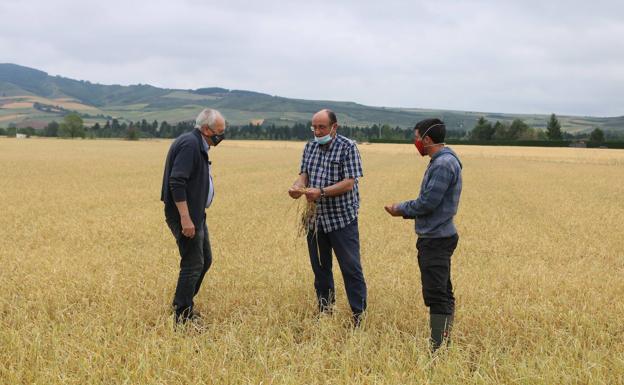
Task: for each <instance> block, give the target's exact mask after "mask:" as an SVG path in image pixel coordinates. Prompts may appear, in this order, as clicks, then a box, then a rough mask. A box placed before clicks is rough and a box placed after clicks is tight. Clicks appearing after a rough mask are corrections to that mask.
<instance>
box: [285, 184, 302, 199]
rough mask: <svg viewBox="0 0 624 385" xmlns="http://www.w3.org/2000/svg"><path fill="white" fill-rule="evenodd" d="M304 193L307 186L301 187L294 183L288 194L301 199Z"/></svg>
mask: <svg viewBox="0 0 624 385" xmlns="http://www.w3.org/2000/svg"><path fill="white" fill-rule="evenodd" d="M304 193H305V188H304V187H299V186H297V185H293V186H292V187H291V188H289V189H288V195H290V197H291V198H292V199H299V198H301V196H302V195H303V194H304Z"/></svg>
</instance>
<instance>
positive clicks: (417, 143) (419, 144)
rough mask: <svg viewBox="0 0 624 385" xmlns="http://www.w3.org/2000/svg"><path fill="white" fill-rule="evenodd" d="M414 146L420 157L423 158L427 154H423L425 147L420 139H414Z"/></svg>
mask: <svg viewBox="0 0 624 385" xmlns="http://www.w3.org/2000/svg"><path fill="white" fill-rule="evenodd" d="M414 146H416V149H417V150H418V152H419V153H420V156H425V155H427V153H426V152H425V145H424V144H423V141H422V139H414Z"/></svg>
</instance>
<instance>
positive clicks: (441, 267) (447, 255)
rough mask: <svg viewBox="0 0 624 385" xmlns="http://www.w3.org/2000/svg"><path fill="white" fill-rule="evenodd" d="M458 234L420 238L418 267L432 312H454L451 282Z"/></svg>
mask: <svg viewBox="0 0 624 385" xmlns="http://www.w3.org/2000/svg"><path fill="white" fill-rule="evenodd" d="M458 240H459V236H458V235H457V234H455V235H453V236H451V237H448V238H418V241H416V248H417V249H418V267H420V278H421V281H422V293H423V298H424V300H425V305H426V306H428V307H429V312H430V313H431V314H453V313H454V312H455V297H454V296H453V284H452V283H451V255H453V252H454V251H455V248H456V247H457V242H458Z"/></svg>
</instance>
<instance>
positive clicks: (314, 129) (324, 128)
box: [310, 124, 329, 132]
mask: <svg viewBox="0 0 624 385" xmlns="http://www.w3.org/2000/svg"><path fill="white" fill-rule="evenodd" d="M328 128H329V127H328V126H326V125H324V124H319V125H318V126H316V127H314V126H312V127H310V131H312V132H316V131H325V130H327V129H328Z"/></svg>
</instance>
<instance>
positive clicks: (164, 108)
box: [0, 63, 624, 133]
mask: <svg viewBox="0 0 624 385" xmlns="http://www.w3.org/2000/svg"><path fill="white" fill-rule="evenodd" d="M42 106H43V108H42ZM48 106H58V107H60V108H49V107H48ZM37 107H39V108H37ZM203 107H213V108H217V109H219V110H221V111H222V112H223V113H224V115H225V116H226V117H227V119H228V121H229V122H230V123H231V124H235V125H244V124H248V123H249V122H256V123H257V122H265V123H276V124H283V125H291V124H293V123H296V122H305V121H308V120H309V119H310V117H311V114H312V113H314V112H316V111H318V110H319V109H321V108H331V109H333V110H335V111H336V112H337V114H338V118H339V121H340V122H341V123H342V124H345V125H354V126H355V125H359V126H370V125H373V124H389V125H390V126H400V127H404V128H408V127H413V125H414V123H415V122H416V121H418V120H420V119H423V118H426V117H432V116H435V117H439V118H441V119H443V120H444V121H445V122H446V123H447V126H448V127H449V128H450V129H460V130H470V129H471V128H472V127H473V126H474V125H475V122H476V121H477V119H478V118H479V117H480V116H485V117H486V118H487V119H488V120H491V121H496V120H500V121H504V122H511V121H512V120H513V119H516V118H520V119H523V120H524V121H525V122H526V123H528V124H529V125H531V126H534V127H537V128H544V127H545V124H546V120H547V118H548V116H547V115H519V114H502V113H481V112H464V111H449V110H430V109H413V108H410V109H406V108H386V107H371V106H365V105H361V104H358V103H353V102H337V101H326V100H302V99H289V98H284V97H279V96H272V95H268V94H263V93H258V92H252V91H242V90H228V89H225V88H218V87H212V88H200V89H196V90H181V89H163V88H158V87H153V86H150V85H141V84H139V85H131V86H121V85H103V84H94V83H91V82H89V81H84V80H74V79H69V78H65V77H61V76H50V75H48V74H47V73H45V72H43V71H39V70H36V69H33V68H28V67H23V66H19V65H16V64H8V63H5V64H0V127H3V126H8V125H9V124H12V123H14V124H17V125H31V126H33V127H37V126H41V125H43V124H45V123H47V122H49V121H51V120H57V121H58V120H60V119H62V115H63V114H64V113H66V112H67V111H77V112H79V113H80V114H82V116H83V117H84V119H85V121H86V122H95V121H99V122H104V121H105V120H106V119H108V118H111V117H114V118H117V119H120V120H126V121H129V120H133V121H135V120H138V119H147V120H150V121H151V120H159V121H162V120H166V121H168V122H171V123H174V122H178V121H181V120H189V119H192V118H193V117H194V116H195V115H196V113H197V111H198V110H199V109H200V108H203ZM555 112H556V111H555ZM559 120H560V121H561V123H562V125H563V130H565V131H568V132H571V133H577V132H582V131H589V130H591V129H593V128H594V127H600V128H602V129H603V130H607V131H614V132H622V133H624V116H621V117H613V118H597V117H580V116H559Z"/></svg>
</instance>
